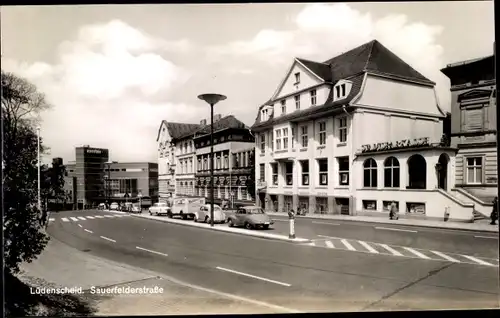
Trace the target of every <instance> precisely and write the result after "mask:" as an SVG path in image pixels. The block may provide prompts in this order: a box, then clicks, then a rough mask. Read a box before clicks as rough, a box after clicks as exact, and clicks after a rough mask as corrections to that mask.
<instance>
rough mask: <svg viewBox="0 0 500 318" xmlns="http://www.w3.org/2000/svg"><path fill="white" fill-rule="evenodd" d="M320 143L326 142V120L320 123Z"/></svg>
mask: <svg viewBox="0 0 500 318" xmlns="http://www.w3.org/2000/svg"><path fill="white" fill-rule="evenodd" d="M319 144H320V145H324V144H326V122H324V121H322V122H320V123H319Z"/></svg>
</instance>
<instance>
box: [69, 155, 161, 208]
mask: <svg viewBox="0 0 500 318" xmlns="http://www.w3.org/2000/svg"><path fill="white" fill-rule="evenodd" d="M75 159H76V160H75V161H70V162H68V164H66V165H65V167H66V176H65V178H64V180H65V185H64V188H65V191H66V194H67V197H68V201H67V203H73V208H74V209H83V208H87V207H90V206H95V205H97V204H99V203H104V202H106V201H121V200H137V199H138V195H139V194H140V196H142V197H144V198H145V200H150V201H151V202H157V200H158V184H157V183H158V165H157V163H149V162H132V163H119V162H109V160H108V159H109V151H108V149H103V148H93V147H90V146H83V147H77V148H76V149H75ZM146 202H147V201H146Z"/></svg>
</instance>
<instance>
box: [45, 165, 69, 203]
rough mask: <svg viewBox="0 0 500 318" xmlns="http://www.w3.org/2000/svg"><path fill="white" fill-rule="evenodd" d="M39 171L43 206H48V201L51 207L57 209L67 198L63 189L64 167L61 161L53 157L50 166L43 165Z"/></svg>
mask: <svg viewBox="0 0 500 318" xmlns="http://www.w3.org/2000/svg"><path fill="white" fill-rule="evenodd" d="M41 171H42V172H41V197H42V201H43V203H44V204H45V208H48V206H49V204H48V203H53V208H56V209H57V208H58V207H60V205H61V204H63V203H64V202H65V201H66V198H67V195H66V192H65V191H64V176H65V174H66V167H65V166H64V165H62V161H60V160H57V159H55V160H53V161H52V167H49V166H47V165H44V166H43V167H42V169H41Z"/></svg>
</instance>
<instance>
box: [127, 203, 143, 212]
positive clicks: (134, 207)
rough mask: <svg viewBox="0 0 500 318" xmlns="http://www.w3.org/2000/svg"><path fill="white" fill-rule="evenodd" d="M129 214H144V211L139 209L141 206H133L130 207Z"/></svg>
mask: <svg viewBox="0 0 500 318" xmlns="http://www.w3.org/2000/svg"><path fill="white" fill-rule="evenodd" d="M129 212H132V213H142V210H141V208H140V207H139V205H132V206H131V207H130V210H129Z"/></svg>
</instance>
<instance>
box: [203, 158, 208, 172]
mask: <svg viewBox="0 0 500 318" xmlns="http://www.w3.org/2000/svg"><path fill="white" fill-rule="evenodd" d="M203 170H208V162H207V158H205V159H203Z"/></svg>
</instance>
